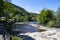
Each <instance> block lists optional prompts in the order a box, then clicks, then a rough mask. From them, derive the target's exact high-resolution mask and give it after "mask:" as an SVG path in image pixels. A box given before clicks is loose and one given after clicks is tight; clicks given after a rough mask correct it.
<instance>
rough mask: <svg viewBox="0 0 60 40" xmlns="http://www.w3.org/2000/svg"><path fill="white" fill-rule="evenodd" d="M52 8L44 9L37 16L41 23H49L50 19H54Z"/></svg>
mask: <svg viewBox="0 0 60 40" xmlns="http://www.w3.org/2000/svg"><path fill="white" fill-rule="evenodd" d="M52 13H53V11H52V10H49V9H47V10H44V9H43V10H42V11H41V13H40V14H39V16H38V17H37V20H38V22H39V23H40V24H47V23H48V22H49V21H50V20H52V19H53V17H54V15H53V14H52Z"/></svg>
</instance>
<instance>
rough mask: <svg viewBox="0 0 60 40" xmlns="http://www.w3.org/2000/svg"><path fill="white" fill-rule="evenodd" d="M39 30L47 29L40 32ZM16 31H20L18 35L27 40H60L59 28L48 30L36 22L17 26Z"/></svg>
mask: <svg viewBox="0 0 60 40" xmlns="http://www.w3.org/2000/svg"><path fill="white" fill-rule="evenodd" d="M38 26H39V29H46V31H43V32H39V30H38V29H37V27H38ZM16 29H17V30H15V31H20V33H18V35H20V36H21V37H23V38H24V39H26V40H60V29H59V28H47V27H44V26H42V25H38V24H37V23H36V24H35V23H34V22H31V23H26V24H20V25H16Z"/></svg>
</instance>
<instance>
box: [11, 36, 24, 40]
mask: <svg viewBox="0 0 60 40" xmlns="http://www.w3.org/2000/svg"><path fill="white" fill-rule="evenodd" d="M12 40H23V38H21V37H17V36H13V37H12Z"/></svg>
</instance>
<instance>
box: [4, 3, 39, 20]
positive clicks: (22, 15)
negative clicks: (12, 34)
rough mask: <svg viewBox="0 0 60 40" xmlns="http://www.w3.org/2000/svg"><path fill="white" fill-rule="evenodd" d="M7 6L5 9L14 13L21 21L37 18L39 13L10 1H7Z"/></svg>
mask: <svg viewBox="0 0 60 40" xmlns="http://www.w3.org/2000/svg"><path fill="white" fill-rule="evenodd" d="M5 6H6V7H5V10H4V11H5V12H6V13H11V14H13V16H14V17H15V18H16V19H18V20H20V21H32V20H36V16H37V15H38V14H37V13H32V12H28V11H26V10H25V9H24V8H22V7H19V6H17V5H15V4H12V3H9V2H5Z"/></svg>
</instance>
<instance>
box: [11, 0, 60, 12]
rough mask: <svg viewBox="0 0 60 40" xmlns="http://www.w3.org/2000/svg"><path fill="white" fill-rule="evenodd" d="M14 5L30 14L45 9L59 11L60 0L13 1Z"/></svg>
mask: <svg viewBox="0 0 60 40" xmlns="http://www.w3.org/2000/svg"><path fill="white" fill-rule="evenodd" d="M12 3H13V4H15V5H17V6H20V7H22V8H24V9H25V10H27V11H28V12H36V13H38V12H40V11H41V10H42V9H44V8H48V9H51V10H55V11H56V10H57V8H58V7H60V0H12Z"/></svg>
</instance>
